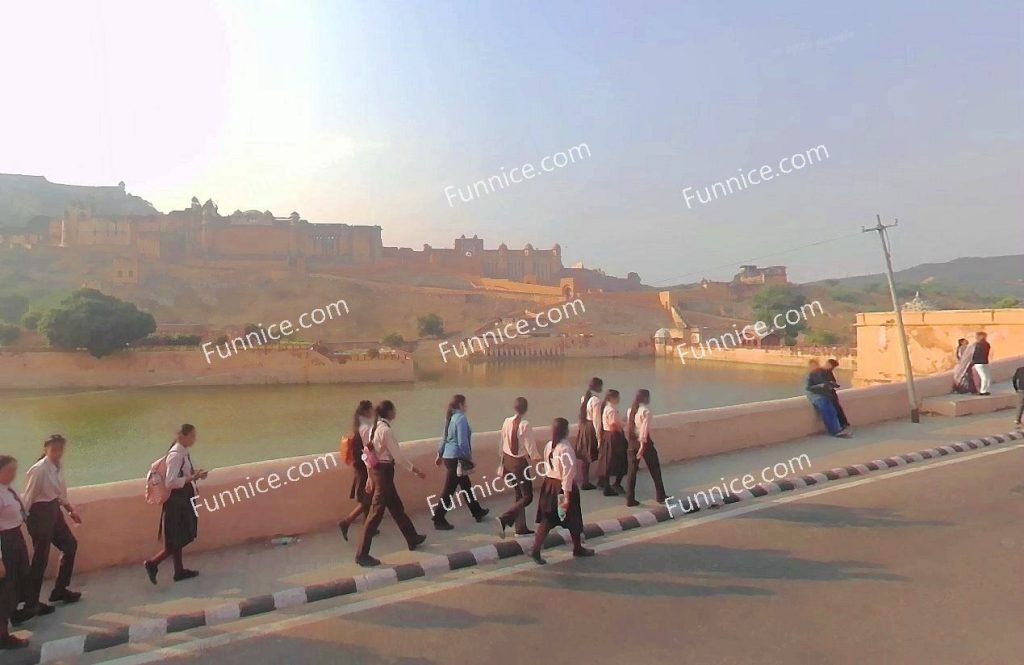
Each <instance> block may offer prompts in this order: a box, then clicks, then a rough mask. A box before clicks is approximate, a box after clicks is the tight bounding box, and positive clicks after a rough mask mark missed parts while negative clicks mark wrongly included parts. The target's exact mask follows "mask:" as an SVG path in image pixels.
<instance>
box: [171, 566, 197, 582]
mask: <svg viewBox="0 0 1024 665" xmlns="http://www.w3.org/2000/svg"><path fill="white" fill-rule="evenodd" d="M198 574H199V571H198V570H189V569H188V568H186V569H185V570H183V571H181V572H180V573H174V581H175V582H180V581H182V580H190V579H192V578H193V577H195V576H197V575H198Z"/></svg>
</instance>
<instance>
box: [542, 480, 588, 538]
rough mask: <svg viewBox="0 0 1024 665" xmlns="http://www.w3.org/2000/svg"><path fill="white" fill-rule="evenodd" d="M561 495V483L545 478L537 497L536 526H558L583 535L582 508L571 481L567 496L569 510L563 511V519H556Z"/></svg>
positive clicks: (578, 494)
mask: <svg viewBox="0 0 1024 665" xmlns="http://www.w3.org/2000/svg"><path fill="white" fill-rule="evenodd" d="M561 495H562V481H561V480H558V479H556V478H545V479H544V482H543V483H541V486H540V493H539V494H538V495H537V524H547V525H548V526H550V527H551V528H554V527H556V526H560V527H563V528H566V529H568V530H569V532H570V533H583V507H582V506H581V505H580V493H579V490H578V489H577V487H576V482H575V481H573V484H572V493H571V494H570V496H569V508H568V510H566V511H565V519H564V520H563V519H559V517H558V501H559V497H560V496H561Z"/></svg>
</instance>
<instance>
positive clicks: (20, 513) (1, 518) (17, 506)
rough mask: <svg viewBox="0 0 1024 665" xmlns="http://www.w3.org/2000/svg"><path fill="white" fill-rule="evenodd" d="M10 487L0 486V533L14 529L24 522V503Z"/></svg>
mask: <svg viewBox="0 0 1024 665" xmlns="http://www.w3.org/2000/svg"><path fill="white" fill-rule="evenodd" d="M19 501H21V497H19V496H18V493H17V492H15V491H14V488H12V487H11V486H10V485H0V531H7V530H9V529H16V528H17V527H19V526H21V525H22V523H24V521H25V509H24V508H23V504H24V502H23V501H22V502H21V503H19Z"/></svg>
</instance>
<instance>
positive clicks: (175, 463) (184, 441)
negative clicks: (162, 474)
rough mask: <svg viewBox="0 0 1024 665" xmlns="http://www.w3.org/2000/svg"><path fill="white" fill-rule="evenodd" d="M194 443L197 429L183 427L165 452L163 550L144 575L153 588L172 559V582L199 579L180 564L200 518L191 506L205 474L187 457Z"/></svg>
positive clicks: (187, 426)
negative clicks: (164, 564) (162, 567)
mask: <svg viewBox="0 0 1024 665" xmlns="http://www.w3.org/2000/svg"><path fill="white" fill-rule="evenodd" d="M195 443H196V428H195V426H193V425H189V424H187V423H186V424H185V425H182V426H181V429H179V430H178V434H177V436H176V437H175V439H174V443H173V444H172V445H171V449H170V450H169V451H167V478H166V479H165V481H164V482H166V484H167V487H168V488H169V489H170V490H171V494H170V496H169V497H168V498H167V501H165V502H164V506H163V514H162V515H161V520H162V521H161V526H160V528H161V531H162V533H163V538H164V548H163V549H162V550H160V552H159V553H157V555H156V556H154V557H153V558H152V559H149V560H148V561H146V562H145V566H146V575H148V576H149V581H150V582H152V583H153V584H156V574H157V570H158V568H159V566H160V563H161V562H162V561H163V560H164V559H166V558H167V557H172V558H173V559H174V581H175V582H180V581H181V580H187V579H189V578H192V577H195V576H196V575H198V574H199V573H198V571H195V570H189V569H188V568H186V567H185V564H184V562H183V560H182V550H184V549H185V546H186V545H188V544H189V543H191V542H192V541H193V540H195V539H196V536H197V535H198V533H199V516H198V515H197V514H196V510H195V508H194V507H193V506H192V497H194V496H195V495H196V485H195V483H196V481H197V480H205V479H206V476H207V472H206V471H204V470H202V469H196V468H195V467H193V466H192V457H191V455H190V454H189V451H190V450H191V448H192V446H194V445H195Z"/></svg>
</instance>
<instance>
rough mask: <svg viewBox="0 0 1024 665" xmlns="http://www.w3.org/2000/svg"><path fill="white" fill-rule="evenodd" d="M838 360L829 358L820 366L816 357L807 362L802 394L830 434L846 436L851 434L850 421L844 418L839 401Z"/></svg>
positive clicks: (844, 413) (844, 414)
mask: <svg viewBox="0 0 1024 665" xmlns="http://www.w3.org/2000/svg"><path fill="white" fill-rule="evenodd" d="M837 367H839V361H838V360H836V359H835V358H829V359H828V360H827V361H825V366H824V367H822V365H821V363H820V362H818V360H817V359H814V360H810V361H808V363H807V370H808V371H807V378H806V380H805V383H804V394H806V395H807V399H809V400H810V401H811V404H813V405H814V410H815V411H817V412H818V415H819V416H820V417H821V421H822V422H823V423H824V424H825V429H826V430H827V431H828V433H829V434H831V435H832V436H838V437H843V438H847V437H849V436H851V435H852V429H851V428H850V421H849V420H848V419H847V418H846V412H845V411H843V405H842V404H840V403H839V393H838V390H839V381H838V380H837V379H836V368H837Z"/></svg>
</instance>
